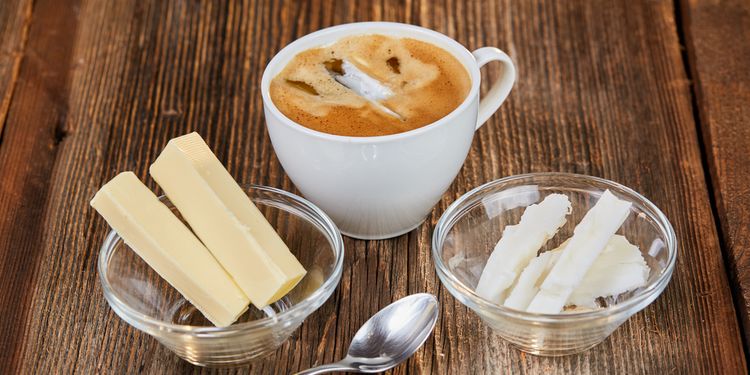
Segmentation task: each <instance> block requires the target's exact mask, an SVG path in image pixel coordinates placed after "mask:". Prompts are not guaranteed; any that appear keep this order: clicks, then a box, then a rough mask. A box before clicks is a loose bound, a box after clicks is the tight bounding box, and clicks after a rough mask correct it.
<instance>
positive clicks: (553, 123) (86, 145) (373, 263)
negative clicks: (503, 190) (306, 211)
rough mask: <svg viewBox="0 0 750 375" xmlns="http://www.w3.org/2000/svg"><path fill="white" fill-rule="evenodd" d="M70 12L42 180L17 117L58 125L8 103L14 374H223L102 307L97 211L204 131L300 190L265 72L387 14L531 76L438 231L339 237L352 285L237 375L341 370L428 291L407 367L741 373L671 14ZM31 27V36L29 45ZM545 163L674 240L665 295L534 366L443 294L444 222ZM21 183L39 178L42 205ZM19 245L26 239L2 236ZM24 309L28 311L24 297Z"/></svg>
mask: <svg viewBox="0 0 750 375" xmlns="http://www.w3.org/2000/svg"><path fill="white" fill-rule="evenodd" d="M41 5H43V4H42V3H40V4H39V6H41ZM77 9H78V12H77V14H78V15H79V17H80V18H79V19H78V20H79V24H78V26H77V28H76V32H75V33H73V34H71V33H63V34H58V35H57V38H58V39H59V41H60V44H61V45H65V44H64V43H63V41H65V43H71V40H72V44H70V45H69V46H70V47H71V48H69V49H70V51H71V52H70V54H71V56H70V58H69V59H68V60H69V61H71V62H72V63H73V66H74V69H73V70H70V76H69V77H68V78H66V79H65V82H66V84H65V85H63V86H64V87H67V89H66V90H64V93H65V94H64V95H63V96H61V98H64V100H62V101H61V102H62V103H65V104H66V106H65V107H64V108H65V109H66V111H65V113H66V116H64V117H63V118H61V117H58V118H61V119H62V120H61V122H60V124H61V126H60V127H59V129H62V130H63V131H62V132H60V134H67V136H66V137H64V139H62V140H61V142H60V143H59V144H58V145H56V146H54V142H53V146H50V147H49V150H48V151H43V152H42V154H41V155H42V156H43V157H44V158H43V159H40V160H49V158H50V157H51V158H52V159H54V164H50V162H49V161H42V162H38V163H42V164H43V165H42V168H32V171H33V172H28V168H27V165H28V164H24V163H25V162H24V161H21V160H20V159H15V158H16V156H12V155H15V153H18V152H26V153H30V152H32V151H29V150H33V151H34V152H37V151H38V150H39V149H40V148H42V147H41V146H28V145H25V144H23V143H22V142H32V140H30V138H29V137H23V136H22V133H23V134H26V135H28V132H30V131H29V130H25V129H26V128H27V127H29V126H30V125H29V124H39V123H45V124H46V122H45V121H40V120H39V119H37V118H31V119H28V118H26V117H24V116H22V114H25V112H23V111H21V109H25V108H27V106H28V108H35V109H36V110H37V112H38V113H36V114H35V113H30V114H27V115H30V116H31V115H34V116H43V115H44V114H45V113H47V112H46V107H45V103H44V102H38V103H37V102H34V101H31V99H28V100H27V99H23V98H27V97H31V98H33V97H34V95H32V94H33V92H32V93H29V94H24V95H21V96H19V97H18V98H14V100H13V103H12V106H11V111H10V116H9V119H8V120H9V121H8V122H7V123H8V129H7V135H13V134H15V135H13V137H11V138H8V139H6V142H4V143H3V145H2V146H0V170H1V171H6V170H7V171H11V172H12V173H15V174H16V175H17V177H15V178H14V179H13V180H12V183H9V184H8V185H7V186H8V190H7V193H6V191H3V196H2V197H0V208H4V207H14V210H16V211H14V212H15V213H16V214H18V213H19V212H22V213H23V214H24V216H22V217H21V221H19V222H18V223H15V221H18V220H19V219H18V218H15V219H14V222H11V221H10V220H7V219H6V221H4V222H2V224H1V225H0V233H2V234H3V235H4V236H0V249H2V254H4V255H3V256H4V257H5V258H4V261H5V262H9V261H10V262H15V263H13V264H21V265H24V266H29V267H26V268H24V269H21V268H19V267H16V268H7V267H8V266H6V269H9V270H10V271H12V272H10V275H11V276H2V275H4V274H5V273H3V274H0V277H6V278H10V279H11V280H13V278H17V279H19V280H23V282H22V283H16V284H14V285H15V286H16V287H21V288H22V289H21V290H22V292H19V291H12V293H15V294H0V302H1V303H2V305H3V306H9V307H8V308H7V309H8V310H9V314H16V315H11V316H21V318H22V320H23V321H24V325H23V326H22V328H19V329H18V331H19V332H17V334H15V335H14V336H13V342H14V343H16V344H15V345H16V346H17V347H18V350H15V351H14V353H16V354H13V357H12V358H13V359H14V360H15V361H17V365H18V368H17V370H18V371H19V372H24V373H45V372H48V373H49V372H51V373H58V372H70V371H72V370H77V371H78V372H82V373H110V372H146V373H174V372H191V371H194V372H210V371H207V370H202V369H199V368H195V367H193V366H191V365H189V364H187V363H185V362H183V361H181V360H179V359H178V358H177V357H175V356H173V355H171V354H170V353H169V352H168V351H167V350H165V349H164V348H162V347H161V346H160V345H159V344H158V343H157V342H156V341H155V340H153V339H152V338H150V337H148V336H147V335H144V334H141V333H140V332H138V331H136V330H134V329H132V328H130V327H128V326H127V325H126V324H125V323H124V322H122V321H121V320H120V319H119V318H117V317H116V316H115V314H114V313H113V312H111V311H110V310H109V308H108V307H107V305H106V303H105V302H104V299H103V297H102V296H101V291H100V289H99V287H98V285H97V284H98V280H97V275H96V256H97V252H98V248H99V245H100V243H101V241H102V240H103V237H104V235H105V232H106V225H105V224H104V222H103V221H102V220H101V219H99V218H98V217H97V216H96V214H95V212H94V211H93V210H92V209H90V208H89V207H88V200H89V199H90V198H91V196H93V194H94V192H95V191H96V190H97V189H98V188H99V187H100V186H101V185H102V184H103V183H104V182H105V181H106V180H108V179H109V178H111V177H112V176H114V175H115V174H116V173H117V172H119V171H123V170H133V171H135V172H136V174H138V175H139V176H140V177H142V178H144V179H145V180H146V181H148V182H149V184H150V186H151V187H154V186H155V185H154V184H153V183H152V182H151V181H150V179H149V178H147V168H148V165H149V163H150V162H151V161H152V160H153V159H154V158H155V157H156V155H157V154H158V152H159V151H160V149H161V148H162V147H163V145H164V144H165V143H166V141H167V140H168V139H169V138H171V137H174V136H177V135H181V134H184V133H185V132H188V131H192V130H197V131H199V132H200V133H201V134H202V135H203V136H204V137H206V139H207V141H208V143H209V144H210V146H211V147H212V148H213V149H214V150H215V151H216V153H217V155H218V156H219V158H220V159H221V160H222V161H224V162H225V163H226V164H227V165H228V168H229V170H230V172H231V173H232V174H233V175H234V176H235V177H237V178H238V180H240V181H243V182H252V183H259V184H266V185H271V186H277V187H281V188H284V189H288V190H293V189H294V188H293V186H292V185H291V183H290V181H289V180H288V178H286V176H285V175H284V173H283V170H282V169H281V167H280V165H279V163H278V161H277V159H276V158H275V156H274V154H273V150H272V148H271V145H270V142H269V140H268V136H267V134H266V131H265V129H264V125H263V116H262V107H261V100H260V95H259V93H258V89H257V88H258V86H259V83H260V76H261V73H262V69H263V67H264V66H265V64H266V62H267V61H268V60H269V59H270V58H271V56H272V55H273V53H275V51H277V50H279V49H280V48H281V47H282V46H283V45H285V44H287V43H288V42H290V41H292V40H293V39H295V38H297V37H299V36H301V35H304V34H306V33H308V32H310V31H313V30H317V29H319V28H322V27H325V26H329V25H333V24H338V23H344V22H351V21H364V20H372V19H375V20H380V19H382V20H391V21H402V22H409V23H415V24H421V25H424V26H427V27H431V28H434V29H436V30H439V31H441V32H444V33H446V34H448V35H450V36H451V37H454V38H456V39H457V40H459V41H460V42H461V43H463V44H465V45H466V46H468V47H469V48H477V47H481V46H484V45H495V46H498V47H501V48H503V49H505V50H506V51H508V52H509V53H510V54H511V56H512V57H513V58H514V59H515V61H516V63H517V64H518V68H519V81H518V83H517V86H516V88H515V91H514V92H513V94H512V95H511V98H510V100H509V101H508V103H507V104H506V105H505V106H504V107H503V108H502V110H501V111H500V113H499V114H498V115H496V116H495V117H494V118H493V119H492V120H491V121H490V122H489V123H488V124H487V125H485V126H484V127H483V128H482V129H481V130H480V131H479V132H478V134H477V139H476V140H475V142H474V145H473V148H472V151H471V154H470V156H469V159H468V160H467V162H466V165H465V166H464V168H463V169H462V171H461V173H460V175H459V176H458V178H457V180H456V182H455V183H454V184H453V186H452V187H451V189H450V190H449V192H448V193H446V195H445V197H444V199H443V200H442V201H441V202H440V204H439V205H438V207H437V208H436V209H435V211H434V212H433V214H432V215H431V217H430V218H429V219H428V222H427V224H426V225H423V226H422V227H421V228H419V229H417V230H415V231H414V232H412V233H409V234H408V235H404V236H401V237H399V238H396V239H393V240H387V241H369V242H366V241H355V240H351V239H346V241H345V242H346V248H347V257H346V261H345V268H344V275H343V278H342V281H341V285H340V286H339V288H338V289H337V291H336V293H335V294H334V296H333V297H332V298H331V300H330V301H329V302H328V303H326V304H325V305H324V306H323V307H322V308H321V310H320V311H318V312H317V313H315V314H313V315H312V316H311V317H310V318H309V319H308V320H307V321H306V322H305V324H304V325H303V327H302V328H301V330H299V331H298V332H297V333H296V334H295V335H294V336H293V337H292V339H291V340H290V341H289V342H287V343H286V344H285V345H284V346H283V347H282V348H281V349H280V350H279V351H278V352H276V353H275V354H273V355H272V356H270V357H268V358H266V359H264V360H262V361H259V362H257V363H255V364H253V365H252V366H249V367H246V368H244V369H240V370H238V371H237V372H251V373H288V372H291V371H295V370H298V369H301V368H304V367H308V366H312V365H314V364H320V363H323V362H327V361H332V360H335V359H337V358H339V357H342V356H343V355H344V353H345V350H346V347H347V345H348V343H349V340H350V338H351V336H352V335H353V334H354V332H355V331H356V329H357V328H358V327H359V325H360V324H361V323H363V322H364V321H365V320H366V319H367V318H368V317H369V316H370V315H371V314H373V313H374V312H376V311H377V310H378V309H379V308H381V307H383V306H385V305H386V304H388V303H390V302H391V301H392V300H395V299H398V298H400V297H403V296H404V295H406V294H409V293H414V292H422V291H427V292H432V293H435V294H438V295H439V298H440V300H441V302H442V305H441V320H440V322H439V324H438V327H437V329H436V331H435V334H434V335H433V336H432V337H431V338H430V339H429V340H428V342H427V343H426V345H425V348H424V349H423V350H421V351H420V352H418V353H417V354H416V356H415V357H414V358H412V359H411V360H409V362H408V363H407V364H405V365H403V366H400V367H398V368H396V369H395V370H394V371H393V372H394V373H494V372H497V371H513V372H519V373H542V372H543V373H552V374H556V373H560V374H562V373H570V372H581V373H659V372H677V373H689V372H692V373H706V374H711V373H745V372H746V368H745V359H744V356H743V353H742V347H741V343H740V335H739V328H738V323H737V320H736V317H735V312H734V308H733V305H732V299H731V294H730V289H729V286H728V282H727V277H726V274H725V270H724V268H723V264H722V257H721V252H720V249H719V243H718V237H717V233H716V228H715V226H714V222H713V218H712V214H711V208H710V203H709V194H708V191H707V188H706V184H705V178H704V171H703V168H702V165H701V158H700V150H699V147H698V137H697V133H696V124H695V122H694V119H693V117H692V109H691V96H690V95H691V94H690V88H689V84H688V81H687V76H686V73H685V71H684V68H683V62H682V59H681V55H680V49H679V42H678V36H677V28H676V24H675V22H676V20H675V17H674V8H673V4H672V3H671V2H668V1H661V2H659V1H656V2H655V1H617V2H603V1H602V2H584V1H571V2H555V1H547V2H545V1H535V2H511V1H509V0H506V1H488V2H484V3H481V4H480V3H474V2H463V1H453V0H442V1H436V2H427V1H416V0H407V1H405V2H396V1H378V2H357V3H356V5H355V4H353V3H350V2H345V1H340V2H333V3H332V2H319V1H303V2H291V1H289V2H283V3H279V2H272V1H269V2H255V1H246V2H240V1H238V2H189V1H173V2H162V1H153V2H147V1H118V2H99V1H94V0H83V1H82V3H81V6H80V7H79V8H77ZM36 17H37V16H36V15H35V16H34V20H35V21H34V22H36ZM34 35H35V34H34V26H32V32H31V34H30V37H29V45H30V46H31V45H32V44H33V43H34V40H35V39H36V38H35V37H34ZM42 39H43V38H42ZM496 68H497V67H492V68H491V69H490V71H489V72H488V74H487V76H488V77H489V78H493V77H496V76H497V73H498V72H497V70H496ZM24 69H26V65H25V64H24V66H23V68H22V70H21V74H22V76H23V72H24ZM29 69H31V68H29ZM17 90H18V93H19V94H20V93H21V92H22V90H25V89H24V88H23V87H20V86H19V88H18V89H17ZM24 92H25V91H24ZM17 103H18V104H17ZM24 103H28V104H24ZM56 103H58V102H56ZM16 106H19V108H21V109H19V110H18V115H15V113H16V110H15V107H16ZM32 120H36V121H34V122H31V121H32ZM31 128H34V127H33V126H31ZM24 132H25V133H24ZM40 134H41V131H40ZM9 139H13V140H14V142H10V141H9ZM19 142H20V143H19ZM33 142H37V143H39V144H43V143H44V138H36V139H34V140H33ZM35 144H36V143H35ZM24 150H25V151H24ZM2 168H5V169H2ZM546 170H561V171H569V172H578V173H588V174H594V175H599V176H604V177H608V178H612V179H614V180H617V181H619V182H622V183H625V184H626V185H629V186H632V187H634V188H635V189H637V190H639V191H640V192H642V193H644V194H645V195H646V196H648V197H650V198H651V199H652V200H653V201H654V202H655V203H656V204H657V205H659V206H660V207H662V209H663V210H664V211H665V213H666V214H667V216H668V217H670V219H671V220H672V222H673V224H674V225H675V229H676V231H677V234H678V236H679V239H680V243H681V245H680V260H679V262H678V266H677V269H676V272H675V275H674V279H673V282H672V284H671V285H670V286H669V287H668V288H667V290H666V292H665V294H664V295H663V296H662V298H660V299H659V300H658V301H656V302H655V303H654V304H653V305H652V306H650V307H649V308H647V309H646V310H645V311H644V312H642V313H640V314H638V315H636V316H634V317H633V318H632V319H631V320H630V321H628V322H627V323H626V324H625V325H623V327H622V328H620V329H619V330H618V331H617V332H615V334H614V335H613V336H612V338H611V339H610V340H607V341H606V342H604V343H603V344H602V345H600V346H598V347H596V348H594V349H592V350H590V351H588V352H586V353H584V354H582V355H578V356H570V357H561V358H537V357H533V356H528V355H524V354H522V353H520V352H518V351H516V350H515V349H513V348H511V347H510V346H509V345H508V344H507V343H505V342H503V341H502V340H500V339H499V338H498V337H496V336H493V335H492V334H491V332H489V331H488V329H487V328H485V327H484V326H483V325H482V323H481V322H480V320H479V319H478V318H477V317H476V316H475V315H474V314H473V313H471V312H470V311H468V310H467V309H466V308H465V307H463V306H462V305H460V304H459V303H458V302H457V301H455V300H454V299H453V298H452V297H451V296H450V295H449V294H448V293H447V292H446V291H445V289H443V288H442V287H440V285H439V282H438V280H437V277H436V275H435V272H434V270H433V265H432V260H431V258H430V252H429V246H430V243H429V241H430V235H431V232H432V230H431V228H432V226H433V225H434V224H435V222H436V221H437V219H438V217H439V215H440V214H441V213H442V212H443V210H444V209H445V208H446V207H447V205H448V204H450V203H451V202H452V201H453V200H455V199H456V198H457V197H458V196H459V195H460V194H462V193H464V192H466V191H467V190H469V189H470V188H471V187H474V186H476V185H478V184H481V183H484V182H487V181H489V180H492V179H495V178H499V177H502V176H506V175H510V174H516V173H523V172H529V171H546ZM39 171H41V172H39ZM26 181H44V184H38V185H39V186H37V185H35V186H36V187H35V190H33V189H32V190H31V193H29V192H27V190H26V189H25V188H24V186H25V185H28V184H29V183H28V182H26ZM4 186H5V185H4ZM9 194H13V195H12V196H13V197H15V200H17V201H18V202H17V203H14V202H12V201H13V199H10V198H8V199H6V198H5V197H6V196H10V195H9ZM27 194H28V195H27ZM8 202H10V203H8ZM3 204H6V205H7V206H3ZM29 205H30V206H29ZM26 207H32V208H36V210H35V211H33V210H32V211H26ZM21 208H24V210H23V211H21ZM27 228H33V230H28V229H27ZM20 229H24V230H20ZM2 230H5V231H4V232H2ZM11 233H18V234H14V236H15V237H13V238H10V239H12V240H13V241H10V240H7V241H6V238H8V237H7V236H8V235H9V234H11ZM3 241H4V242H3ZM29 268H31V269H33V271H29ZM6 269H4V270H6ZM6 273H7V272H6ZM2 281H6V280H5V279H2ZM6 285H7V283H6ZM0 293H6V292H5V290H4V289H3V292H0ZM19 295H23V296H27V297H24V298H27V301H29V302H28V303H25V304H17V303H16V301H15V300H14V299H13V298H16V297H17V296H19ZM9 302H13V303H12V304H9Z"/></svg>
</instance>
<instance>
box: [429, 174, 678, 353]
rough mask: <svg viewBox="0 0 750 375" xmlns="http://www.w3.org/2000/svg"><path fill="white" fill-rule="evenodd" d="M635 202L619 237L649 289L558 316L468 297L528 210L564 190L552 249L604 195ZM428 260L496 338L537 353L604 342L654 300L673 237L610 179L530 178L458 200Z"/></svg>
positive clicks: (645, 204)
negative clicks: (640, 261) (637, 256)
mask: <svg viewBox="0 0 750 375" xmlns="http://www.w3.org/2000/svg"><path fill="white" fill-rule="evenodd" d="M606 189H609V190H610V191H611V192H612V193H614V194H615V195H616V196H617V197H618V198H620V199H624V200H627V201H630V202H632V203H633V205H632V207H631V211H632V213H631V214H630V215H629V216H628V218H627V219H626V221H625V223H624V224H623V225H622V227H621V228H620V230H619V231H618V233H619V234H622V235H624V236H625V237H627V239H628V241H630V242H631V243H632V244H634V245H636V246H638V247H639V248H640V250H641V253H642V254H643V257H644V258H645V260H646V262H647V264H648V266H649V268H650V272H649V277H648V281H647V284H646V285H645V286H644V287H642V288H639V289H636V290H634V291H630V292H628V293H625V294H622V295H620V296H617V297H615V298H611V297H610V298H608V299H606V300H604V301H602V303H604V304H605V305H606V306H607V307H603V308H601V309H597V310H587V311H576V310H573V311H570V312H564V313H561V314H535V313H528V312H525V311H521V310H516V309H512V308H508V307H505V306H502V305H498V304H496V303H493V302H490V301H488V300H485V299H483V298H482V297H480V296H479V295H477V294H476V293H475V292H474V289H475V287H476V285H477V283H478V281H479V276H480V275H481V273H482V270H483V269H484V265H485V263H486V262H487V258H488V257H489V255H490V253H491V252H492V250H493V249H494V246H495V244H496V243H497V241H498V240H499V239H500V237H501V235H502V232H503V229H505V226H506V225H514V224H517V223H518V221H519V220H520V216H521V214H522V213H523V210H524V209H525V207H526V206H528V205H531V204H533V203H537V202H539V201H541V200H542V199H543V198H544V197H545V196H546V195H548V194H552V193H562V194H565V195H567V196H568V197H569V198H570V201H571V205H572V208H573V211H572V213H571V214H570V215H569V216H568V220H567V223H566V224H565V225H564V226H563V227H562V228H561V229H560V230H559V231H558V233H557V235H555V237H553V238H552V239H550V241H548V242H547V244H545V246H544V247H543V248H542V251H546V250H550V249H554V248H556V247H557V246H558V245H560V243H562V241H564V240H565V239H567V238H569V237H570V236H571V235H572V234H573V228H575V226H576V224H578V222H579V221H580V220H581V218H583V215H585V213H586V212H587V211H588V209H589V208H591V207H592V206H593V204H594V203H596V201H597V199H598V198H599V196H600V195H601V194H602V193H603V192H604V190H606ZM432 256H433V259H434V261H435V268H436V270H437V274H438V276H439V278H440V281H441V282H442V283H443V285H444V286H445V288H446V289H447V290H448V291H449V292H450V293H451V294H452V295H453V297H455V298H456V299H457V300H458V301H459V302H461V303H462V304H464V305H466V306H467V307H469V308H470V309H471V310H473V311H474V312H475V313H476V314H477V315H479V317H480V318H481V319H482V320H483V321H484V322H485V323H486V324H487V325H488V326H489V327H490V328H491V329H492V330H493V331H495V332H496V333H497V334H498V335H499V336H500V337H502V338H503V339H505V340H507V341H509V342H510V343H511V344H512V345H513V346H515V347H517V348H518V349H520V350H522V351H524V352H527V353H531V354H536V355H544V356H557V355H568V354H574V353H578V352H582V351H584V350H586V349H589V348H591V347H593V346H595V345H597V344H599V343H600V342H602V341H604V339H606V338H607V337H608V336H609V335H610V334H611V333H612V332H613V331H614V330H615V329H616V328H617V327H619V326H620V325H621V324H622V323H623V322H625V320H627V319H628V318H629V317H630V316H632V315H633V314H635V313H636V312H638V311H640V310H642V309H643V308H645V307H646V306H647V305H648V304H650V303H651V302H653V301H654V300H655V299H656V298H657V297H658V296H659V295H660V294H661V293H662V291H663V290H664V288H665V287H666V286H667V284H668V283H669V280H670V278H671V276H672V271H673V269H674V265H675V261H676V258H677V239H676V238H675V233H674V229H673V228H672V225H671V224H670V223H669V221H668V220H667V218H666V217H665V216H664V214H663V213H662V212H661V211H660V210H659V209H658V208H656V206H654V204H653V203H651V202H649V201H648V200H647V199H646V198H644V197H643V196H641V195H640V194H638V193H637V192H635V191H633V190H632V189H630V188H627V187H625V186H623V185H620V184H618V183H616V182H612V181H608V180H605V179H602V178H597V177H592V176H584V175H577V174H567V173H535V174H526V175H519V176H511V177H507V178H502V179H499V180H495V181H492V182H489V183H487V184H485V185H482V186H480V187H478V188H476V189H474V190H472V191H470V192H468V193H466V194H464V195H463V196H461V197H460V198H459V199H458V200H456V201H455V202H454V203H453V204H451V205H450V207H448V209H447V210H446V211H445V213H444V214H443V215H442V217H441V218H440V220H439V221H438V223H437V226H436V227H435V231H434V233H433V237H432Z"/></svg>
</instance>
